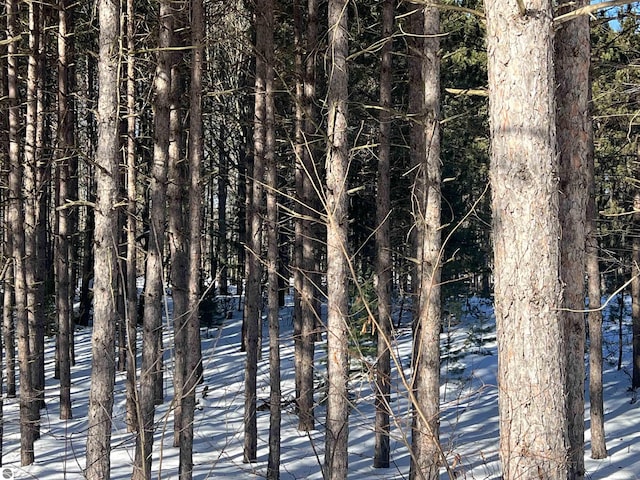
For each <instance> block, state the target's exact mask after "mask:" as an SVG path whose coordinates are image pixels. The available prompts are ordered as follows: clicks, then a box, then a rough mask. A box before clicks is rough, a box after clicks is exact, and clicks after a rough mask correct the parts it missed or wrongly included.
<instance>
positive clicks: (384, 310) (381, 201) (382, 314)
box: [373, 0, 394, 468]
mask: <svg viewBox="0 0 640 480" xmlns="http://www.w3.org/2000/svg"><path fill="white" fill-rule="evenodd" d="M393 24H394V2H393V0H385V1H384V2H383V4H382V39H383V41H384V45H383V47H382V62H381V65H380V115H379V121H380V147H379V149H378V182H377V184H378V190H377V192H376V226H377V229H376V262H375V269H376V283H375V288H376V295H377V297H378V318H377V321H378V328H377V330H378V362H377V365H376V429H375V432H376V443H375V450H374V456H373V466H374V467H375V468H389V454H390V451H389V450H390V449H389V430H390V425H389V416H390V414H391V406H390V404H389V401H390V399H391V352H390V350H389V347H390V345H391V327H392V323H391V272H392V265H391V241H390V221H391V220H390V219H389V214H390V212H391V174H390V164H391V162H390V157H391V102H392V97H391V88H392V81H391V80H392V78H391V76H392V72H391V69H392V56H391V55H392V51H393V40H392V34H393Z"/></svg>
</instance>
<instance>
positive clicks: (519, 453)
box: [485, 0, 569, 480]
mask: <svg viewBox="0 0 640 480" xmlns="http://www.w3.org/2000/svg"><path fill="white" fill-rule="evenodd" d="M526 7H527V9H526V11H520V10H519V8H518V2H513V3H504V2H499V1H495V0H491V1H487V2H485V11H486V16H487V46H488V66H489V90H490V102H489V106H490V108H489V112H490V121H491V139H492V157H491V161H492V163H491V186H492V193H493V195H492V196H493V209H492V210H493V240H494V242H493V243H494V258H495V307H496V308H495V311H496V321H497V336H498V387H499V409H500V457H501V460H502V468H503V477H504V479H505V480H511V479H516V478H517V479H519V480H521V479H534V478H535V479H539V478H545V479H549V480H553V479H558V480H559V479H563V480H564V479H566V478H567V476H568V473H569V465H568V454H569V448H568V447H569V445H568V441H567V438H568V427H567V419H566V415H567V402H566V397H565V387H564V385H565V378H566V362H567V358H566V354H565V349H564V347H565V344H564V343H565V342H564V336H565V335H564V328H563V326H564V325H563V323H562V322H561V318H562V316H561V306H562V286H561V283H560V279H559V278H558V275H559V272H560V254H561V251H560V236H561V231H560V217H559V205H558V204H559V199H558V178H557V176H558V168H559V165H558V152H557V148H556V125H555V122H554V119H555V115H556V109H555V101H554V98H555V85H556V83H555V78H556V77H555V72H554V65H553V51H554V50H553V48H554V47H553V34H554V31H553V30H554V28H553V23H552V18H553V9H552V4H551V2H550V1H548V0H534V1H530V2H527V3H526Z"/></svg>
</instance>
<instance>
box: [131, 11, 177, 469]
mask: <svg viewBox="0 0 640 480" xmlns="http://www.w3.org/2000/svg"><path fill="white" fill-rule="evenodd" d="M173 15H174V11H173V7H172V5H171V2H170V1H168V0H162V1H161V2H160V26H159V28H160V32H159V37H158V47H159V51H158V54H157V62H158V63H157V66H156V75H155V81H154V91H155V95H156V97H155V103H154V106H155V116H154V145H153V165H152V167H151V183H150V185H149V195H150V202H151V206H150V210H149V250H148V252H147V265H146V274H145V279H146V284H145V291H144V316H143V336H142V367H141V371H140V395H139V398H140V410H141V414H142V416H141V425H140V429H139V434H138V437H137V441H136V458H135V464H134V469H133V479H134V480H144V479H146V480H150V478H151V454H152V449H153V434H154V430H155V428H154V427H155V423H154V416H155V405H156V404H158V403H161V401H162V396H163V391H162V390H163V389H162V379H163V375H162V353H163V352H162V314H163V310H164V308H163V297H164V285H163V278H164V275H163V256H164V235H165V220H166V188H167V164H168V155H169V135H170V133H169V123H170V98H169V97H170V91H171V60H172V57H173V53H172V51H171V50H170V48H171V46H172V45H173Z"/></svg>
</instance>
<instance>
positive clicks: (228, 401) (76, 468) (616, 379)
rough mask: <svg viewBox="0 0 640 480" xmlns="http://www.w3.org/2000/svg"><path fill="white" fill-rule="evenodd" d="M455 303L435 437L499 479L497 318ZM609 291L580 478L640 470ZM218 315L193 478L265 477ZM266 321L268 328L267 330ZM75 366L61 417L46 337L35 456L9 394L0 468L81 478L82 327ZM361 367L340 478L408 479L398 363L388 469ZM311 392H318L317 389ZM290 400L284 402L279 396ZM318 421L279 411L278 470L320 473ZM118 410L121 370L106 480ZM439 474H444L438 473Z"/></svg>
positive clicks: (465, 464)
mask: <svg viewBox="0 0 640 480" xmlns="http://www.w3.org/2000/svg"><path fill="white" fill-rule="evenodd" d="M448 308H449V311H450V312H452V313H451V314H450V315H449V317H448V318H447V319H445V329H444V333H443V334H442V337H441V345H442V388H441V396H442V421H441V425H442V427H441V430H442V444H443V448H444V449H445V451H446V452H447V456H448V458H449V462H450V465H452V466H454V469H455V471H456V475H457V478H467V479H498V478H499V464H498V461H497V457H498V422H497V414H498V409H497V388H496V359H497V356H496V344H495V322H494V318H493V316H492V310H491V303H490V302H489V301H488V300H482V299H478V298H471V299H461V300H460V301H456V302H453V303H452V302H449V305H448ZM617 310H619V305H618V302H617V301H613V302H611V303H610V304H609V305H608V307H607V309H606V310H605V312H606V314H607V315H606V318H605V332H606V342H605V373H604V380H605V413H606V424H605V429H606V433H607V447H608V449H609V457H608V458H606V459H604V460H592V459H591V458H590V451H589V448H590V444H589V439H590V432H589V422H588V418H589V412H588V403H587V412H586V418H587V432H586V455H585V456H586V467H587V472H588V474H587V478H591V479H619V480H623V479H624V480H631V479H639V478H640V455H639V453H640V409H639V408H638V404H637V403H635V399H636V397H635V394H634V393H633V392H631V391H629V389H628V387H629V385H630V376H629V370H628V368H629V365H630V362H629V360H630V350H631V346H630V340H631V339H630V331H631V328H630V319H629V312H630V307H629V304H628V299H627V301H626V303H625V310H624V312H623V313H624V317H623V318H624V322H623V323H624V335H623V343H624V363H623V365H624V366H623V369H622V370H617V357H618V343H617V342H618V326H617V321H618V318H619V317H618V315H617V313H618V312H617ZM232 311H233V316H232V318H231V319H229V320H226V322H225V324H224V325H222V326H220V327H216V328H212V329H209V330H207V331H205V330H203V331H202V333H203V356H204V366H205V381H204V383H203V384H202V385H200V386H199V387H198V392H197V397H198V401H199V406H198V408H199V409H198V411H197V412H196V420H195V422H196V423H195V444H194V463H195V471H194V478H195V479H198V480H202V479H209V478H211V479H214V478H215V479H225V478H227V479H245V478H263V477H264V476H265V475H266V460H267V440H268V423H269V413H268V410H264V411H263V410H260V411H259V412H258V429H259V453H258V457H259V461H258V462H257V463H256V464H244V463H243V462H242V440H243V423H242V419H243V400H244V399H243V392H244V387H243V374H244V354H243V353H241V352H240V350H239V345H240V326H241V320H240V318H241V316H240V312H238V310H237V308H234V309H233V310H232ZM291 313H292V309H291V307H290V306H288V307H285V308H284V309H282V311H281V325H282V372H283V389H282V390H283V396H284V397H285V399H286V400H291V399H292V398H293V395H294V379H293V340H292V320H291ZM267 333H268V330H267V328H266V327H265V329H264V334H265V336H266V335H267ZM76 342H77V347H76V355H77V364H76V366H75V367H73V368H72V399H73V416H74V419H73V420H66V421H62V420H59V407H58V395H59V391H58V386H57V381H56V380H54V379H53V358H54V357H53V341H52V340H51V339H49V340H48V343H47V352H46V355H47V381H46V388H47V390H46V401H47V408H46V410H43V412H42V414H43V416H42V427H41V432H42V438H41V439H40V440H38V441H37V442H36V452H35V456H36V462H35V464H34V465H31V466H28V467H24V468H22V467H20V466H19V458H20V452H19V443H20V442H19V424H18V403H17V400H16V399H6V398H5V403H4V418H5V423H4V451H3V459H2V460H3V465H4V467H3V469H0V474H2V475H4V476H1V475H0V478H11V474H12V475H13V477H14V478H16V479H18V478H20V479H22V478H24V479H39V480H60V479H69V480H72V479H73V480H75V479H81V478H83V475H82V468H83V466H84V462H85V443H86V440H85V438H86V437H85V436H86V430H87V418H86V413H87V404H88V394H89V377H90V372H91V348H90V342H91V337H90V329H81V330H78V331H77V332H76ZM170 345H171V337H170V332H167V336H166V339H165V346H166V347H167V348H168V350H167V352H166V359H167V361H166V366H167V372H166V376H165V388H166V393H165V400H166V402H165V404H164V405H161V406H159V407H158V409H157V415H156V424H157V433H156V438H155V443H154V460H153V478H157V479H160V478H162V479H176V478H177V469H178V450H177V449H176V448H174V447H173V446H172V442H173V439H172V436H173V411H172V405H171V399H172V396H173V388H172V382H171V354H172V351H171V349H170ZM264 345H265V348H264V351H263V356H262V358H263V360H262V361H261V363H260V365H259V370H258V375H259V392H258V395H259V402H260V401H261V400H266V399H268V396H269V385H268V354H267V342H266V339H265V341H264ZM410 352H411V330H410V328H409V326H408V325H406V324H405V325H403V326H401V328H399V329H398V331H397V332H396V335H395V338H394V353H395V358H396V360H397V361H398V363H400V364H401V366H402V370H403V371H404V372H405V374H408V373H409V366H410V358H411V355H410ZM316 354H317V361H316V365H317V366H316V370H317V373H316V375H317V377H318V378H317V380H318V383H319V384H322V383H323V382H322V376H323V374H324V367H325V362H324V359H323V357H325V355H326V350H325V348H324V346H323V344H322V343H321V342H319V343H318V344H317V345H316ZM362 365H363V368H362V373H361V374H359V375H355V376H354V377H353V379H352V382H351V388H352V391H353V394H354V396H353V408H352V410H351V415H350V428H349V444H350V445H349V452H350V456H349V478H351V479H362V480H368V479H404V478H408V472H409V457H408V452H407V446H406V445H407V439H408V435H409V428H408V427H409V424H410V416H409V406H408V402H407V395H406V387H405V386H404V384H403V382H402V379H401V375H399V369H398V368H397V365H396V367H394V372H395V373H394V377H393V386H392V389H393V398H392V407H393V409H394V413H395V418H394V420H392V422H393V423H392V433H391V434H392V440H391V449H392V458H391V461H392V464H391V467H390V468H389V469H374V468H373V467H372V455H373V445H374V434H373V426H374V408H373V393H372V389H371V381H372V376H371V374H370V371H368V369H367V366H368V365H369V364H368V363H367V362H363V363H362ZM320 397H321V394H320V393H319V394H318V395H317V397H316V399H319V398H320ZM287 405H290V404H289V403H287ZM316 415H317V425H318V429H317V430H315V431H313V432H310V433H303V432H299V431H297V429H296V426H297V420H296V417H295V415H294V413H293V411H292V408H291V407H290V406H288V407H285V411H284V413H283V417H282V461H281V478H282V479H321V478H322V475H321V469H320V465H321V463H322V457H323V451H324V436H323V430H322V422H323V419H324V406H323V405H319V406H318V408H317V409H316ZM124 419H125V386H124V374H120V373H119V374H118V375H117V378H116V388H115V404H114V412H113V420H114V421H113V437H112V445H113V450H112V455H111V465H112V475H111V478H112V479H128V478H130V475H131V469H132V463H133V454H134V445H135V439H134V437H133V436H132V434H130V433H127V431H126V426H125V423H124ZM442 478H447V477H446V474H445V473H444V471H443V473H442Z"/></svg>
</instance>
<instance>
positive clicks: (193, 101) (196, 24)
mask: <svg viewBox="0 0 640 480" xmlns="http://www.w3.org/2000/svg"><path fill="white" fill-rule="evenodd" d="M204 27H205V23H204V8H203V2H202V0H191V44H192V46H193V49H194V50H193V59H192V62H191V89H190V93H189V146H188V157H189V173H190V175H189V178H190V181H189V223H188V229H189V284H188V288H189V309H188V311H189V313H188V316H187V319H186V322H185V327H186V332H187V339H186V343H187V355H186V362H185V380H184V386H183V393H182V435H181V441H180V480H191V478H192V472H193V417H194V410H195V407H196V385H197V384H198V382H199V381H200V372H201V371H202V356H201V353H200V352H201V350H200V320H199V317H198V304H199V302H200V283H201V282H200V279H201V272H200V263H201V257H202V249H201V243H200V235H201V234H200V232H201V226H202V174H201V170H202V159H203V154H204V138H203V129H202V76H203V70H204V44H203V42H204Z"/></svg>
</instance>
